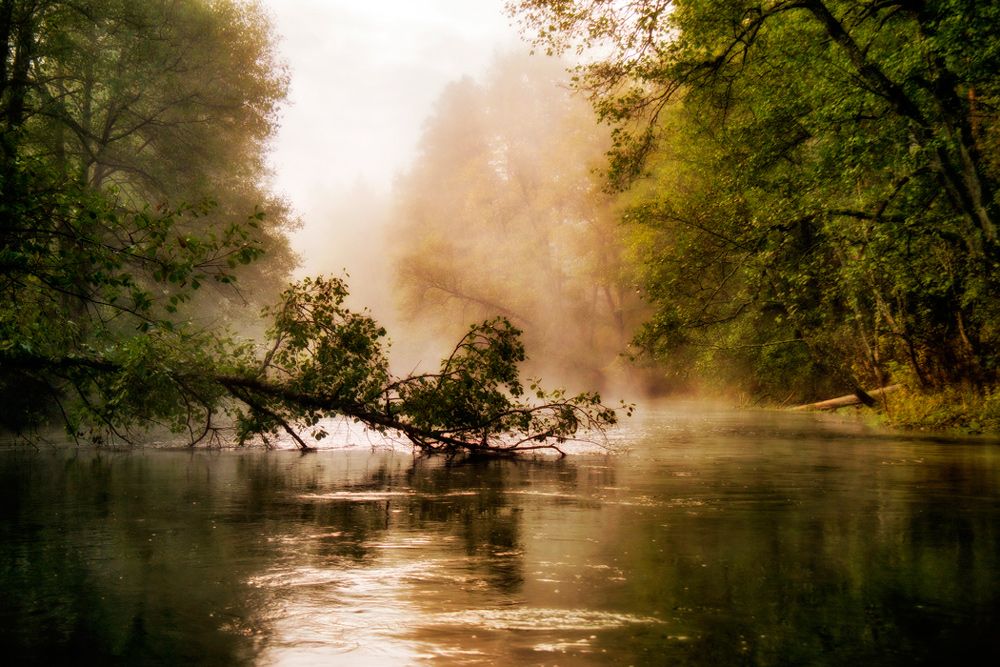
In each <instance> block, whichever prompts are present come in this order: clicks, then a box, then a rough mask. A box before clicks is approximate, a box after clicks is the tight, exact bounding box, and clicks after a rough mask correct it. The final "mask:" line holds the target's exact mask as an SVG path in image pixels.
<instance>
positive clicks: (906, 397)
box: [799, 386, 1000, 435]
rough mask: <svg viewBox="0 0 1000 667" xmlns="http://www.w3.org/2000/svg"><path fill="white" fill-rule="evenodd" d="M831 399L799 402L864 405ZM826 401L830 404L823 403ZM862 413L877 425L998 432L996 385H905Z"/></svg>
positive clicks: (822, 406)
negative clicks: (929, 387)
mask: <svg viewBox="0 0 1000 667" xmlns="http://www.w3.org/2000/svg"><path fill="white" fill-rule="evenodd" d="M836 400H837V399H834V401H824V402H822V403H816V404H811V405H808V406H800V408H799V409H802V408H807V409H809V408H813V409H830V410H837V409H843V408H845V407H850V408H853V409H856V410H857V409H862V410H864V408H863V407H862V406H861V405H860V404H859V402H856V403H855V404H853V405H848V404H847V403H846V402H845V403H844V404H843V405H834V404H833V403H834V402H835V401H836ZM827 403H829V404H831V405H829V407H827V405H826V404H827ZM865 413H866V416H867V417H868V418H869V419H870V421H873V422H875V423H877V424H878V425H880V426H891V427H893V428H902V429H913V430H920V431H942V432H948V431H951V432H958V433H963V434H968V435H983V434H987V435H988V434H997V435H1000V387H994V388H988V389H982V388H975V387H971V386H960V387H945V388H942V389H935V390H933V391H920V390H916V389H912V388H910V387H907V386H902V387H900V388H899V389H898V390H896V391H893V392H889V393H886V394H883V395H879V396H878V397H877V399H876V405H875V406H874V407H873V409H872V410H870V411H869V410H865Z"/></svg>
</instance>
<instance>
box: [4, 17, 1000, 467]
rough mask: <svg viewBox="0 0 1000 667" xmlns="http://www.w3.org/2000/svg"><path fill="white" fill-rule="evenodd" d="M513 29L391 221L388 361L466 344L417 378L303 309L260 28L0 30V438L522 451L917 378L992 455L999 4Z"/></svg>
mask: <svg viewBox="0 0 1000 667" xmlns="http://www.w3.org/2000/svg"><path fill="white" fill-rule="evenodd" d="M507 8H508V11H509V13H510V15H511V16H512V17H513V18H515V19H516V20H518V21H520V22H521V25H522V28H523V33H524V35H525V37H526V38H527V39H528V41H530V42H531V43H532V44H533V48H534V50H535V51H536V52H537V53H538V54H539V55H536V56H534V57H531V58H527V57H522V56H519V55H516V54H510V55H504V56H498V58H497V59H496V61H495V63H494V66H493V67H492V68H491V70H490V71H488V72H486V73H485V74H484V75H483V76H482V77H480V78H479V79H473V78H471V77H468V78H465V79H462V80H459V81H455V82H453V83H452V84H451V85H450V86H448V87H447V88H446V89H445V90H444V91H443V92H442V94H441V96H440V98H439V100H438V104H437V106H436V108H435V111H434V113H433V115H432V116H431V117H430V118H428V119H427V122H426V124H425V130H424V135H423V138H422V140H421V144H420V146H419V151H418V155H417V158H416V160H415V161H414V163H413V165H412V166H411V167H410V168H409V169H408V170H407V171H406V172H405V173H403V174H401V175H400V177H399V178H398V179H397V182H396V184H395V186H394V189H393V192H392V193H391V202H390V204H391V205H390V206H389V207H388V208H389V211H388V213H386V216H387V222H386V225H387V227H388V233H387V234H386V235H385V239H386V240H385V247H379V248H377V249H375V250H374V252H379V253H383V254H385V255H386V256H387V257H388V259H389V263H390V264H391V265H392V267H393V271H394V275H395V286H394V289H393V290H392V293H393V295H394V298H395V299H396V304H395V305H396V307H397V308H398V312H399V319H400V321H401V322H403V323H404V324H405V330H404V331H402V332H400V333H398V334H394V335H395V336H398V337H399V338H402V339H405V338H406V337H407V336H416V335H423V336H426V337H429V338H430V337H433V338H434V339H435V340H447V341H451V342H448V343H444V344H443V348H442V349H443V350H444V352H443V354H442V355H441V356H443V361H442V362H441V363H440V365H439V366H438V367H437V368H436V369H430V370H425V371H424V370H421V371H415V372H413V373H411V374H408V375H402V376H397V375H396V374H395V373H394V371H393V370H392V367H391V366H390V362H389V357H388V353H387V349H386V348H387V345H386V341H387V338H388V334H387V331H386V329H384V328H383V327H382V326H381V325H380V324H379V323H377V322H376V321H375V320H374V319H373V317H372V316H371V314H370V313H369V312H368V311H366V310H364V309H363V308H362V309H360V310H358V309H351V308H349V307H348V306H347V301H346V300H347V299H348V286H347V282H346V280H345V279H343V278H341V277H329V278H323V277H313V278H308V279H303V280H298V281H295V282H290V281H291V278H292V275H293V271H294V269H295V267H296V265H297V261H298V260H297V258H296V256H295V254H294V253H293V252H292V251H291V249H290V245H289V240H288V235H289V233H290V232H291V231H292V230H294V229H295V228H296V226H297V225H298V224H300V221H299V220H298V219H297V217H296V214H295V212H294V210H293V209H292V207H291V205H290V204H289V203H288V202H287V201H285V200H284V199H282V197H280V196H279V195H276V194H275V193H273V192H272V191H271V190H270V188H269V185H268V182H269V181H268V179H269V176H270V174H269V173H268V167H267V160H266V157H267V151H268V149H269V145H270V141H271V140H272V139H273V136H274V134H275V132H276V131H277V128H278V124H279V117H278V108H279V106H280V104H281V103H282V102H283V100H284V99H285V97H286V95H287V90H288V85H289V77H290V76H291V73H290V72H289V71H287V69H286V67H285V66H284V65H283V64H282V61H281V58H280V53H279V50H278V36H277V35H276V34H275V31H274V27H273V25H272V23H271V21H270V20H269V18H268V15H267V13H266V12H265V11H264V10H263V9H262V7H261V6H260V5H259V4H258V3H256V2H253V1H252V0H215V1H211V2H210V1H208V0H179V1H176V0H175V1H168V0H100V1H99V2H91V3H85V4H82V5H81V4H80V3H77V2H74V1H72V0H0V34H2V38H3V40H2V43H3V44H4V49H5V55H4V58H3V61H2V62H3V64H2V70H0V193H2V201H0V402H2V403H3V406H4V407H3V410H2V412H0V429H2V430H4V431H8V432H12V433H17V434H21V435H24V436H25V437H32V434H34V433H37V432H39V430H40V429H42V428H43V427H44V426H45V425H47V424H51V423H54V422H58V423H62V424H63V425H64V426H65V428H66V430H67V432H68V433H69V434H70V436H72V437H73V438H76V439H77V440H80V441H89V442H95V443H98V444H114V443H129V442H140V441H142V438H143V437H144V436H143V434H144V433H146V432H148V430H149V429H153V428H168V429H170V430H171V431H173V432H175V433H177V434H180V435H183V436H184V437H185V438H186V439H187V440H188V441H189V442H191V443H198V442H221V441H222V440H224V439H225V438H232V439H233V441H235V442H239V443H244V442H251V441H258V440H263V441H264V442H269V441H270V440H272V439H274V438H275V437H277V436H279V435H286V436H288V437H291V438H292V439H293V440H294V442H295V443H296V444H297V445H298V446H300V447H302V448H308V447H309V446H311V445H310V443H311V442H315V441H316V440H319V439H322V438H323V437H324V435H325V431H324V430H323V426H322V420H323V419H324V418H326V417H329V416H334V415H342V416H347V417H349V418H352V419H355V420H357V421H360V422H362V423H364V424H366V425H368V426H369V427H371V428H374V429H376V430H391V431H394V432H398V433H401V434H402V435H404V436H406V437H407V438H408V439H409V440H410V441H412V442H413V443H414V444H416V445H417V446H418V447H420V448H422V449H425V450H428V451H438V450H441V451H448V452H454V451H472V452H485V453H504V452H510V451H524V450H529V451H530V450H534V449H536V448H555V449H557V450H558V448H559V446H560V444H561V443H562V442H563V441H565V440H566V439H568V438H572V437H574V436H576V435H578V433H579V432H580V431H581V430H588V429H589V430H591V431H596V432H600V431H602V430H603V429H606V428H607V427H609V426H611V425H612V424H614V423H615V420H616V418H617V417H616V413H615V411H614V410H612V409H610V408H608V407H606V406H605V405H604V404H603V403H602V402H601V398H600V395H599V394H597V393H595V392H596V391H597V390H600V391H602V392H605V393H608V392H611V393H616V392H619V393H623V394H626V395H629V396H636V395H646V394H650V393H651V394H657V395H664V394H667V395H670V394H675V395H676V394H682V393H684V394H695V395H699V396H724V397H727V398H729V399H734V400H737V401H738V402H740V403H743V404H753V405H773V406H779V405H781V406H784V405H794V404H799V403H806V402H809V401H813V400H817V399H820V398H827V397H830V396H835V395H839V394H843V393H848V394H855V395H856V396H857V397H858V398H859V400H861V401H862V402H864V403H868V404H870V405H873V406H875V407H879V406H878V405H877V401H876V400H875V399H873V397H872V393H870V392H874V391H875V390H877V389H880V388H884V387H887V386H890V385H897V384H898V385H902V386H903V387H904V390H903V392H902V396H903V399H902V400H897V399H894V400H893V402H892V404H891V407H890V404H889V403H886V402H883V403H882V406H881V408H882V410H883V411H884V412H885V416H886V418H888V419H889V420H891V421H893V422H895V423H899V424H912V425H920V426H926V425H930V426H937V427H942V426H943V427H964V428H967V429H972V430H977V429H979V430H984V429H1000V392H997V390H996V387H997V381H998V363H1000V359H998V357H997V349H998V346H997V343H998V342H1000V341H998V340H997V339H998V337H1000V330H998V327H1000V308H998V303H997V299H996V298H995V294H996V288H997V282H998V277H997V272H998V270H1000V264H998V261H1000V239H998V237H997V215H998V213H1000V211H998V201H997V192H996V191H997V188H998V186H1000V184H998V182H997V181H998V177H1000V171H998V168H1000V165H998V164H997V159H998V144H997V142H998V136H997V132H996V129H995V119H996V116H997V106H996V104H997V101H998V98H997V94H998V90H997V77H998V74H997V73H998V72H1000V34H998V33H1000V3H996V2H973V1H972V0H947V1H945V0H942V1H940V2H934V1H930V0H928V1H924V2H921V1H912V2H910V1H897V2H892V1H889V0H885V1H870V2H853V1H835V0H826V1H823V0H797V1H791V0H790V1H780V0H779V1H774V2H749V1H744V0H719V1H710V0H674V1H670V0H657V1H653V0H640V1H636V2H621V1H616V0H582V1H579V2H562V1H559V2H553V1H548V0H535V1H528V0H526V1H523V2H509V3H508V5H507ZM541 54H546V56H547V57H539V56H540V55H541ZM567 68H569V70H570V71H569V72H567V71H566V70H567ZM374 208H375V205H374V203H373V209H374ZM378 208H379V210H381V207H378ZM360 217H361V218H362V219H363V218H364V216H360ZM359 224H360V221H359ZM369 252H371V250H370V251H369ZM524 372H526V373H530V374H531V377H536V376H538V375H541V374H544V375H546V376H549V377H551V376H555V377H557V378H558V379H560V380H562V381H563V382H565V383H566V384H567V385H568V386H570V387H574V388H575V387H579V388H580V389H582V390H584V392H585V393H579V394H574V393H572V392H569V393H567V392H564V391H563V390H551V391H546V390H544V389H541V388H540V387H539V381H538V380H535V379H528V380H524V379H522V373H524ZM624 408H625V410H626V411H628V410H629V407H628V406H624ZM991 420H992V421H991Z"/></svg>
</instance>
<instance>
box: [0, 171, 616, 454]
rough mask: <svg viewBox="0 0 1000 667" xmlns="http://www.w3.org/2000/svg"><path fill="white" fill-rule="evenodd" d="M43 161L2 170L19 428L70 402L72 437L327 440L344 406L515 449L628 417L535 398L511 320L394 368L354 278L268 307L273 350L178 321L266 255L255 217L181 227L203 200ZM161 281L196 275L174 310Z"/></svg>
mask: <svg viewBox="0 0 1000 667" xmlns="http://www.w3.org/2000/svg"><path fill="white" fill-rule="evenodd" d="M40 173H41V172H40V170H32V169H28V170H26V171H25V172H22V173H20V174H19V175H20V176H21V179H20V181H18V182H16V183H11V182H10V181H5V182H3V183H2V185H3V186H4V188H5V192H12V193H16V194H19V195H21V196H19V197H17V199H13V200H8V199H5V202H4V204H3V209H4V212H5V213H14V214H16V215H17V218H18V219H19V220H20V221H21V224H22V225H24V227H22V228H19V229H17V230H15V231H17V232H18V233H20V234H21V238H20V239H19V241H20V242H19V243H17V244H16V246H15V245H11V246H7V247H4V248H3V249H2V252H0V297H2V299H0V304H3V305H2V307H0V392H2V393H3V395H4V396H5V398H6V399H7V400H6V401H5V404H4V411H3V412H2V413H0V427H2V428H3V429H5V430H10V431H14V432H17V433H26V432H30V430H31V428H32V427H34V426H36V425H38V424H39V423H43V422H44V421H45V420H46V419H47V418H48V417H49V414H47V413H48V412H50V408H54V409H55V410H56V411H57V416H58V417H59V418H60V419H61V420H62V421H63V423H64V424H65V426H66V428H67V430H68V432H69V434H70V435H71V436H73V437H74V438H81V437H84V438H88V439H90V440H92V441H94V442H97V443H130V442H135V441H136V440H137V439H138V438H140V437H141V436H142V433H144V432H146V431H148V430H149V429H150V428H152V427H157V426H166V427H169V428H170V429H171V430H172V431H174V432H176V433H185V432H186V433H187V434H188V437H189V441H190V443H191V444H192V445H193V444H196V443H198V442H201V441H202V440H204V439H206V438H211V437H217V436H218V434H219V432H220V430H222V428H229V427H232V428H235V429H236V433H237V438H238V441H239V443H240V444H242V443H244V442H246V441H247V440H248V439H250V438H253V437H256V436H261V437H263V438H264V442H265V443H267V442H268V441H269V437H270V436H273V435H274V434H276V433H278V432H280V431H282V430H284V431H286V432H287V433H289V434H290V435H291V436H292V437H293V438H294V439H295V440H296V442H297V443H298V444H299V446H300V447H302V448H304V449H305V448H307V447H308V445H307V444H306V442H305V440H304V439H303V438H302V437H301V436H300V435H299V431H300V430H302V429H304V428H309V427H312V428H313V436H314V437H315V438H317V439H320V438H322V437H323V436H324V435H325V433H324V432H323V430H322V428H321V425H320V420H321V419H322V418H324V417H331V416H338V415H344V416H347V417H350V418H352V419H355V420H357V421H359V422H361V423H364V424H365V425H367V426H369V427H371V428H375V429H378V430H380V431H384V430H387V429H391V430H394V431H398V432H400V433H402V434H404V435H405V436H407V437H408V438H409V439H410V440H411V441H412V442H414V443H415V444H416V445H417V446H418V447H420V448H421V449H423V450H427V451H446V452H449V453H456V452H472V453H487V454H507V453H517V452H522V451H526V450H534V449H541V448H552V449H556V450H559V445H560V443H562V442H564V441H565V440H566V439H568V438H571V437H573V436H574V435H575V434H576V433H577V431H578V430H580V429H594V430H597V431H603V429H604V428H606V427H607V426H609V425H611V424H613V423H615V419H616V415H615V412H614V411H613V410H609V409H607V408H605V407H604V406H602V405H601V404H600V399H599V397H598V396H596V395H590V394H581V395H579V396H574V397H567V396H565V395H564V394H563V393H562V392H554V393H551V394H547V393H545V392H543V391H542V390H540V389H538V387H537V383H533V384H532V385H531V392H532V397H531V400H532V401H534V402H531V401H529V400H526V398H525V393H526V392H525V389H524V387H523V385H522V384H521V382H520V381H519V379H518V370H517V365H518V364H519V363H520V362H522V361H523V360H524V348H523V346H522V345H521V344H520V341H519V339H518V334H519V332H518V331H517V330H516V329H514V328H513V327H512V326H510V324H509V323H507V322H505V321H502V320H495V321H492V322H487V323H484V324H482V325H480V326H475V327H472V328H471V329H470V330H469V332H468V333H467V334H466V336H464V337H463V338H462V339H461V341H460V342H459V343H458V345H457V346H456V347H455V349H454V351H453V352H452V354H451V355H449V357H448V358H447V359H446V360H445V361H444V362H443V363H442V366H441V369H440V372H438V373H433V374H425V375H420V376H414V377H407V378H395V377H393V376H392V375H391V374H390V373H389V371H388V363H387V360H386V358H385V356H384V354H383V351H382V347H381V342H380V341H381V339H382V338H383V337H384V336H385V330H384V329H382V328H380V327H379V326H378V325H377V324H376V323H375V322H374V321H373V320H372V319H371V318H370V317H369V316H367V315H365V314H358V313H353V312H351V311H349V310H347V309H346V308H344V307H343V301H344V298H345V297H346V296H347V290H346V287H345V286H344V284H343V283H342V282H341V281H339V280H323V279H315V280H308V279H307V280H305V281H303V282H302V283H300V284H297V285H293V286H292V287H290V288H289V289H288V290H287V291H286V292H285V293H284V294H283V298H282V301H281V303H280V305H279V306H277V307H275V308H274V309H273V310H270V311H268V312H267V313H266V315H268V316H269V317H270V318H271V319H272V321H273V325H272V328H271V329H270V331H269V332H268V338H267V340H266V341H265V343H264V344H263V345H261V346H258V345H254V344H253V342H252V341H241V340H239V339H237V338H234V337H231V336H226V335H223V334H221V333H219V332H217V331H212V330H206V329H199V328H196V327H193V326H191V325H177V324H175V323H174V321H173V320H172V319H169V318H166V317H164V316H162V315H160V313H161V312H162V310H167V311H173V310H176V309H177V308H183V307H184V303H185V302H186V301H188V300H189V297H188V296H187V295H188V294H189V293H190V292H192V291H194V290H197V289H198V288H199V286H200V284H201V282H202V281H205V280H206V279H208V278H209V277H212V278H214V279H215V280H216V281H218V282H223V283H225V282H228V281H230V280H232V279H233V275H232V274H231V273H230V272H229V270H228V266H229V263H230V261H231V260H235V261H236V262H238V263H249V262H250V261H252V259H254V258H255V256H257V255H258V254H259V253H260V245H259V243H258V242H256V241H255V240H254V239H252V238H250V234H249V233H248V231H247V228H248V227H249V228H252V227H253V226H254V224H256V220H251V221H250V222H249V223H247V224H243V225H241V224H234V225H232V226H231V228H230V229H229V230H228V231H227V234H226V236H225V237H223V238H220V239H211V240H206V241H200V240H194V239H191V238H185V237H182V236H179V235H177V234H175V233H174V232H175V229H174V227H175V220H176V219H178V218H179V217H181V216H182V215H185V214H187V215H197V211H196V210H193V209H192V210H190V211H159V212H152V211H147V212H143V213H141V214H137V215H136V216H134V217H132V218H131V219H124V218H122V217H121V216H120V214H119V213H118V211H117V207H116V206H114V204H113V202H109V201H107V200H105V199H103V198H102V197H100V196H99V195H96V194H94V193H93V191H92V190H90V189H87V188H82V187H81V188H79V189H78V190H72V189H69V188H68V187H65V186H64V187H63V188H60V189H55V188H52V187H47V186H48V185H49V184H48V183H46V182H44V181H39V178H38V177H39V174H40ZM15 186H20V187H19V188H16V187H15ZM108 230H117V231H119V232H120V236H117V237H109V236H108V233H107V232H108ZM67 240H68V241H70V243H64V241H67ZM95 267H96V270H95ZM160 285H175V286H176V285H179V286H181V287H180V288H179V291H178V292H177V293H175V294H174V296H173V297H171V302H170V304H168V305H167V306H165V307H163V308H162V309H161V307H160V306H159V305H158V304H157V303H156V302H155V301H154V299H153V297H152V294H153V291H154V290H156V289H157V288H158V287H159V286H160ZM71 315H72V316H71ZM222 416H225V417H228V419H226V420H224V423H223V424H222V426H221V427H220V425H219V424H220V422H219V420H220V417H222ZM560 451H561V450H560Z"/></svg>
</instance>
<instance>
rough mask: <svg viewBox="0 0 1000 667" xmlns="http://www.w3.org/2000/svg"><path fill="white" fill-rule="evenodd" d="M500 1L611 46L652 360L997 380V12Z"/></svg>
mask: <svg viewBox="0 0 1000 667" xmlns="http://www.w3.org/2000/svg"><path fill="white" fill-rule="evenodd" d="M509 7H511V9H512V11H516V12H519V13H521V15H522V16H523V17H524V18H525V20H526V22H527V23H528V24H529V26H531V27H533V28H535V29H537V30H538V34H539V40H540V42H539V43H540V44H542V45H546V46H548V47H550V48H552V49H554V50H556V51H559V50H564V49H567V48H573V47H574V46H576V45H580V46H581V47H588V46H595V47H597V46H599V47H600V49H601V51H600V53H601V54H602V55H601V57H599V58H597V59H595V60H593V61H592V62H591V64H589V65H585V66H582V67H581V68H580V69H579V70H578V73H577V74H578V81H579V84H580V86H581V87H582V88H584V89H586V90H588V91H589V92H590V93H591V95H592V98H593V100H594V103H595V106H596V108H597V110H598V113H599V114H600V116H601V117H602V118H603V119H604V120H605V121H607V122H609V123H611V124H613V125H614V127H615V134H614V137H615V145H614V146H613V148H612V151H611V163H610V164H611V168H610V176H611V179H612V183H613V184H614V185H616V186H618V187H629V186H631V187H632V189H633V192H634V193H635V196H636V197H637V198H638V199H639V200H640V203H639V204H638V205H637V206H635V207H634V208H633V210H631V211H630V212H628V213H627V214H626V218H625V220H626V222H627V224H629V226H630V228H631V229H632V230H633V236H632V243H633V254H634V255H635V256H636V257H637V259H638V261H639V263H640V265H641V267H642V270H643V272H644V279H643V285H644V287H645V288H646V290H647V293H648V295H649V298H650V300H651V302H652V303H653V305H654V306H655V308H656V311H657V312H656V315H654V317H653V318H652V319H651V320H650V321H649V322H648V324H647V325H646V326H645V327H644V329H643V330H642V331H641V332H640V335H639V338H638V340H639V341H640V342H641V343H642V344H643V345H644V346H645V348H646V349H647V350H649V351H651V352H652V353H653V354H654V355H656V357H657V358H659V359H661V360H664V361H666V363H674V364H676V365H677V366H680V367H683V368H688V369H690V368H691V367H692V366H694V367H697V368H700V369H703V370H704V369H711V373H714V374H716V375H717V378H718V379H717V380H716V381H718V382H723V383H727V384H729V385H731V386H734V387H735V388H738V389H741V390H750V391H753V392H755V393H757V394H758V395H762V394H770V395H771V396H772V397H774V398H778V399H779V400H780V397H781V396H783V395H786V394H787V393H788V392H789V391H792V390H793V389H794V390H795V391H796V392H797V393H798V394H799V399H801V400H804V399H805V398H806V397H807V396H808V395H815V393H821V392H824V391H828V390H832V389H834V388H838V390H839V389H853V388H855V387H858V386H872V385H875V386H879V385H882V384H885V383H887V382H889V381H890V375H891V374H892V373H893V369H898V368H906V369H908V371H909V372H911V373H912V374H913V376H914V377H915V378H916V379H917V381H918V382H919V383H920V384H923V385H925V386H938V385H940V386H944V385H948V384H951V383H954V382H956V381H958V380H962V379H965V380H968V381H971V382H973V383H977V384H987V385H988V384H992V383H995V382H996V381H997V380H998V378H997V371H998V365H997V364H998V358H997V352H996V351H997V349H1000V347H998V343H1000V339H998V334H1000V329H998V324H1000V311H998V309H997V301H996V299H995V298H993V296H992V295H994V294H996V293H997V290H998V289H1000V284H998V278H997V276H998V269H1000V239H998V237H997V221H998V219H1000V202H998V200H997V197H996V193H997V190H998V187H1000V183H998V179H997V177H998V172H997V168H996V161H997V157H998V155H1000V153H998V152H997V148H998V145H997V141H996V136H995V130H994V129H992V128H995V127H996V119H997V116H996V109H997V105H996V102H997V99H998V97H997V95H998V93H1000V88H998V84H1000V80H998V75H997V72H998V71H1000V60H998V58H1000V23H998V21H997V20H996V19H997V17H998V13H1000V5H998V3H996V2H972V1H971V0H954V1H950V0H949V1H944V0H940V1H928V2H921V3H906V2H885V3H874V4H873V3H865V2H856V1H852V0H829V1H824V0H805V1H802V2H783V1H778V2H770V3H764V4H760V3H756V2H749V1H748V0H734V1H731V2H730V1H727V2H702V1H698V0H685V1H683V2H682V1H677V2H653V1H649V2H638V3H627V4H624V5H622V4H619V3H606V2H603V1H599V0H593V1H590V0H588V1H585V2H575V3H550V2H533V1H530V0H529V1H525V2H518V3H510V5H509ZM702 375H704V373H702ZM718 376H721V377H718Z"/></svg>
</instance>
